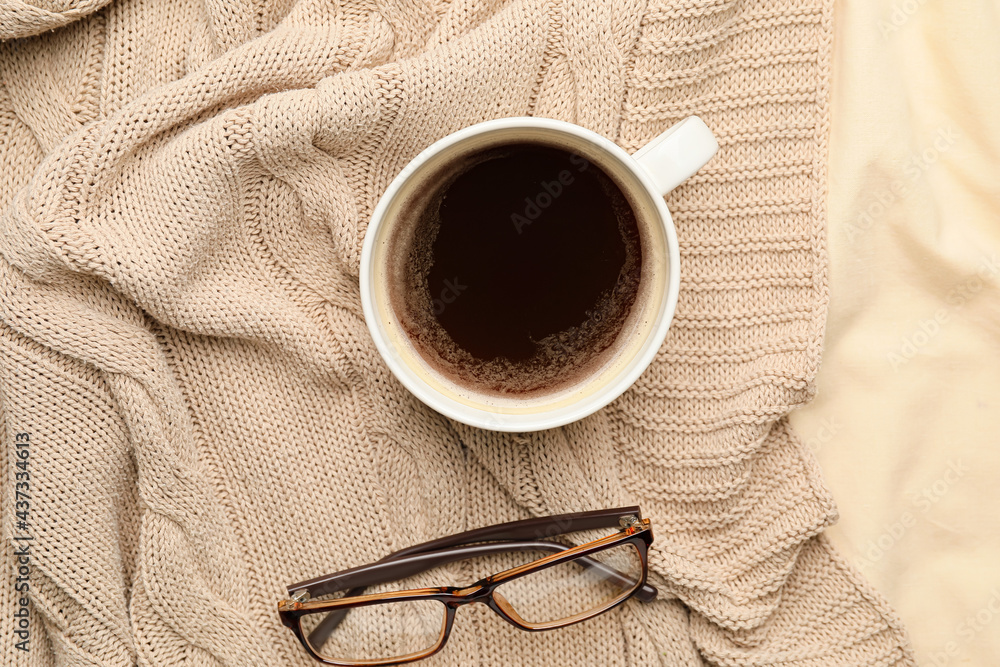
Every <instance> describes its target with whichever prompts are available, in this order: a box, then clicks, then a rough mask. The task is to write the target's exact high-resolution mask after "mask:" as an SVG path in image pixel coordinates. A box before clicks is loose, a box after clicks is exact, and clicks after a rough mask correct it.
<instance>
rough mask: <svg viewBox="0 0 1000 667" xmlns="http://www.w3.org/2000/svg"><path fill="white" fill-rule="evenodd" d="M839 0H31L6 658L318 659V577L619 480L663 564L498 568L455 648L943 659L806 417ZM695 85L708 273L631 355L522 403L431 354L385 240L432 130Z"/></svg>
mask: <svg viewBox="0 0 1000 667" xmlns="http://www.w3.org/2000/svg"><path fill="white" fill-rule="evenodd" d="M831 12H832V9H831V2H830V0H648V2H644V1H643V0H601V1H597V0H548V1H543V0H511V1H510V2H499V1H480V0H274V1H268V0H205V1H204V2H201V1H199V0H177V1H175V2H174V1H172V2H163V1H161V0H116V1H114V2H110V3H109V2H108V0H79V1H74V0H34V1H33V2H32V3H29V2H27V1H26V0H0V38H3V40H5V41H3V42H2V47H0V49H2V51H0V167H2V171H0V228H2V236H0V254H2V258H0V349H2V355H0V432H2V438H3V458H2V484H3V489H2V502H3V507H2V524H0V526H2V532H0V535H2V556H0V561H2V565H3V575H2V577H0V579H2V581H0V583H2V586H0V609H2V612H0V619H2V624H0V639H2V646H0V655H2V656H3V657H2V662H3V664H5V665H6V664H12V663H13V664H19V665H20V664H24V665H55V664H59V665H96V664H100V665H129V664H141V665H175V664H184V665H220V664H225V665H237V666H246V665H279V664H280V665H285V664H289V665H291V664H295V665H308V664H311V660H310V659H309V658H308V657H307V655H306V654H305V652H304V651H303V650H302V648H301V647H300V646H299V644H298V643H297V641H296V640H295V639H294V637H293V636H292V634H291V633H290V632H288V631H287V629H285V628H284V627H282V626H281V625H280V623H279V622H278V618H277V614H276V612H275V604H276V602H277V600H278V599H280V598H282V597H283V595H284V586H285V585H286V584H289V583H291V582H294V581H298V580H301V579H305V578H308V577H312V576H317V575H319V574H323V573H327V572H332V571H335V570H338V569H342V568H346V567H350V566H353V565H357V564H361V563H364V562H368V561H371V560H374V559H377V558H379V557H381V556H382V555H384V554H385V553H387V552H388V551H391V550H395V549H399V548H401V547H404V546H407V545H410V544H412V543H415V542H420V541H423V540H427V539H431V538H434V537H438V536H441V535H444V534H448V533H452V532H457V531H461V530H464V529H467V528H472V527H478V526H481V525H486V524H490V523H495V522H498V521H506V520H513V519H518V518H525V517H528V516H532V515H543V514H552V513H560V512H569V511H582V510H587V509H593V508H603V507H616V506H622V505H626V504H639V505H641V506H642V508H643V511H644V513H645V514H646V515H647V516H649V517H651V518H652V520H653V522H654V527H655V533H656V541H655V543H654V549H653V551H652V553H651V578H652V581H653V583H654V584H655V585H656V586H658V587H659V588H660V591H661V594H660V598H659V600H658V601H657V602H655V603H652V604H648V605H646V604H642V603H639V602H635V601H631V602H629V603H628V604H626V605H625V606H624V607H622V608H620V609H618V610H615V611H614V612H612V613H609V614H606V615H604V616H601V617H598V618H595V619H592V620H591V621H588V622H585V623H582V624H579V625H576V626H572V627H570V628H566V629H563V630H557V631H553V632H548V633H538V634H536V633H527V632H521V631H518V630H516V629H514V628H512V627H510V626H509V625H507V624H505V623H503V622H501V621H499V620H498V619H497V618H496V617H494V616H492V615H491V614H490V612H489V611H488V610H486V609H485V608H480V609H468V608H466V609H463V610H462V611H461V612H460V613H459V618H458V619H457V622H456V627H455V631H454V633H453V635H452V637H451V639H450V640H449V643H448V645H447V647H446V648H445V650H444V651H443V652H441V653H439V654H438V655H436V656H435V657H433V658H431V659H430V660H428V661H426V663H425V664H427V665H432V664H434V665H547V666H548V665H581V666H582V665H595V666H596V665H600V666H605V665H643V666H644V665H669V666H676V665H702V664H709V665H726V666H729V665H732V666H737V665H738V666H741V667H747V666H755V665H775V664H781V665H787V666H792V665H794V666H796V667H806V666H816V667H818V666H821V665H822V666H825V665H904V664H905V665H909V664H912V658H911V657H910V651H909V648H908V644H907V640H906V638H905V635H904V632H903V630H902V629H901V627H900V625H899V623H898V621H897V620H896V619H895V617H894V615H893V613H892V611H891V610H890V609H889V608H888V607H887V605H886V604H885V603H884V602H883V601H882V599H881V598H880V597H879V596H878V594H877V593H875V592H874V591H872V590H871V589H870V588H869V587H868V585H867V584H866V583H865V582H864V581H862V580H861V578H860V577H859V576H858V575H857V574H856V573H855V572H854V571H853V570H852V569H851V568H850V567H849V566H848V565H846V564H845V562H844V561H842V560H841V559H840V558H839V557H838V556H837V555H836V554H835V553H833V551H832V550H831V548H830V546H829V544H828V543H827V542H826V541H825V539H824V537H823V535H822V531H823V529H824V528H825V527H826V526H829V525H830V524H831V522H833V521H834V520H835V518H836V509H835V507H834V503H833V501H832V499H831V497H830V495H829V493H828V492H827V490H826V489H825V488H824V486H823V482H822V479H821V476H820V473H819V471H818V469H817V468H816V466H815V463H814V461H813V458H812V456H811V454H810V452H809V451H807V449H805V448H804V447H803V446H802V445H801V443H800V442H799V440H798V439H797V438H796V436H795V434H794V433H792V432H791V431H790V430H789V428H788V425H787V421H786V419H785V415H786V414H787V413H788V412H789V410H791V409H792V408H794V407H795V406H798V405H801V404H803V403H804V402H806V401H808V400H809V398H810V396H811V394H812V392H813V383H812V381H813V377H814V374H815V372H816V368H817V365H818V363H819V358H820V350H821V336H822V331H823V324H824V315H825V309H826V300H827V292H826V276H825V256H824V211H825V208H824V207H825V202H824V197H825V182H824V179H825V165H824V162H825V158H826V136H827V129H828V120H829V119H828V112H827V100H828V85H829V78H830V47H831V44H830V36H831V20H832V14H831ZM692 113H696V114H698V115H700V116H701V117H702V118H703V119H705V121H706V122H707V123H708V124H709V126H710V127H712V128H713V130H714V131H715V132H716V134H717V136H718V138H719V141H720V144H721V150H720V152H719V154H718V156H717V157H716V158H715V159H714V161H713V162H712V163H711V164H710V165H709V166H708V167H707V168H705V169H704V170H702V171H701V172H700V173H699V174H698V175H697V176H695V177H694V178H693V179H691V181H690V182H689V183H687V184H685V185H684V186H682V187H681V188H679V189H678V190H676V191H675V192H674V193H673V194H671V195H670V197H669V200H668V204H669V206H670V208H671V210H672V212H673V214H674V216H675V221H676V224H677V227H678V235H679V239H680V246H681V256H682V268H681V273H682V286H681V296H680V302H679V305H678V311H677V317H676V319H675V321H674V324H673V327H672V329H671V331H670V334H669V336H668V338H667V341H666V342H665V343H664V345H663V347H662V349H661V350H660V353H659V355H658V357H657V358H656V360H655V362H654V363H653V365H652V366H651V367H650V368H649V370H648V371H647V372H646V373H645V374H644V375H643V376H642V377H641V378H640V380H639V381H638V382H637V383H636V385H635V386H634V387H633V388H632V389H631V390H629V391H628V392H627V393H626V394H625V395H623V396H622V397H621V398H620V399H619V400H617V401H615V402H614V403H613V404H612V405H611V406H609V407H608V408H606V409H604V410H602V411H600V412H598V413H597V414H595V415H593V416H592V417H589V418H587V419H585V420H583V421H582V422H579V423H577V424H573V425H570V426H566V427H563V428H559V429H554V430H551V431H547V432H542V433H536V434H527V435H510V434H498V433H490V432H484V431H478V430H475V429H472V428H469V427H465V426H463V425H460V424H457V423H454V422H451V421H449V420H447V419H445V418H443V417H441V416H440V415H438V414H436V413H434V412H433V411H431V410H429V409H428V408H426V407H425V406H424V405H422V404H421V403H419V402H418V401H417V400H416V399H415V398H413V397H412V396H411V395H410V394H409V393H408V392H407V391H406V390H405V389H403V388H402V386H401V385H400V384H399V383H398V382H397V381H396V380H395V379H394V378H393V377H392V375H391V374H390V373H389V372H388V371H387V369H386V367H385V366H384V365H383V363H382V362H381V360H380V358H379V356H378V354H377V352H376V350H375V347H374V345H373V343H372V341H371V340H370V338H369V335H368V332H367V330H366V328H365V325H364V321H363V319H362V313H361V307H360V302H359V294H358V268H359V267H358V264H359V254H360V249H361V243H362V238H363V235H364V231H365V227H366V224H367V220H368V217H369V215H370V214H371V211H372V209H373V207H374V204H375V202H376V200H377V198H378V196H379V194H380V193H381V192H382V191H383V190H384V189H385V187H386V186H387V185H388V182H389V181H390V180H391V179H392V177H393V176H394V175H395V174H396V173H397V172H398V171H399V170H400V169H401V167H402V166H403V165H404V164H405V163H406V162H407V160H409V159H410V158H411V157H413V156H414V155H415V154H416V153H417V152H419V151H420V150H421V149H422V148H424V147H425V146H427V145H429V144H430V143H431V142H432V141H434V140H435V139H438V138H440V137H442V136H444V135H445V134H447V133H449V132H452V131H454V130H457V129H459V128H461V127H463V126H466V125H469V124H472V123H474V122H477V121H481V120H485V119H488V118H495V117H501V116H512V115H524V114H532V115H539V116H549V117H554V118H560V119H563V120H568V121H573V122H576V123H579V124H581V125H584V126H586V127H589V128H591V129H593V130H595V131H597V132H599V133H602V134H604V135H606V136H608V137H610V138H612V139H614V140H616V141H617V142H618V143H619V144H620V145H622V146H623V147H625V148H626V149H628V150H635V149H637V148H638V147H639V146H641V145H642V144H643V143H644V142H646V141H648V140H649V139H650V138H652V137H653V136H655V135H656V134H657V133H659V132H661V131H662V130H664V129H665V128H666V127H668V126H669V125H671V124H672V123H674V122H675V121H677V120H679V119H680V118H682V117H685V116H687V115H689V114H692ZM22 441H25V442H29V443H30V444H29V445H28V446H19V443H21V442H22ZM23 452H27V454H23ZM25 473H27V474H25ZM23 482H27V483H28V486H26V487H22V486H18V485H19V484H21V483H23ZM22 489H24V490H27V491H30V502H29V503H28V504H27V505H21V504H19V501H20V498H19V497H18V496H17V491H18V490H22ZM20 502H23V501H20ZM19 512H23V513H24V514H19ZM27 537H30V540H29V539H26V538H27ZM25 544H29V545H30V556H29V558H28V561H29V564H28V565H27V567H28V573H27V574H26V575H25V573H24V571H23V570H20V569H19V568H20V567H21V563H22V561H19V560H18V559H19V558H20V557H19V556H17V555H15V553H16V550H18V549H22V550H23V549H24V545H25ZM19 572H20V573H21V574H19ZM21 576H26V577H27V579H25V580H23V581H28V583H29V584H30V589H29V590H28V592H19V591H21V589H20V588H18V582H22V583H23V581H22V579H19V578H18V577H21ZM443 583H445V584H449V583H454V584H459V583H463V582H443ZM24 596H28V603H27V608H28V609H29V611H30V618H29V619H28V625H29V627H30V644H29V645H28V646H27V648H28V649H29V650H27V651H24V650H21V648H22V647H23V645H19V642H20V641H21V637H22V636H21V635H18V634H16V631H17V630H18V628H19V626H18V624H17V616H15V614H16V613H18V610H19V609H21V607H22V605H21V598H22V597H24ZM473 607H482V605H473Z"/></svg>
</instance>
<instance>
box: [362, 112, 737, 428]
mask: <svg viewBox="0 0 1000 667" xmlns="http://www.w3.org/2000/svg"><path fill="white" fill-rule="evenodd" d="M523 142H541V143H546V144H549V145H555V146H558V147H560V148H563V149H564V150H566V151H568V152H571V153H574V154H576V155H580V156H582V157H584V158H585V159H586V160H588V161H589V162H591V163H594V164H596V165H598V166H599V167H600V168H601V169H603V170H604V172H605V173H607V174H608V175H609V176H611V177H612V178H613V179H614V180H615V182H616V184H617V185H618V186H619V188H620V189H621V190H622V191H623V192H624V193H625V194H626V196H627V197H628V198H629V200H630V202H631V203H632V205H633V210H634V212H635V213H636V218H637V221H638V222H639V228H640V232H641V249H642V277H641V278H640V297H639V298H637V299H636V301H635V303H634V304H633V306H632V312H631V314H630V316H629V321H628V322H627V323H626V327H625V328H624V329H623V330H622V331H621V333H620V334H619V337H618V339H616V342H615V344H614V345H613V347H614V348H616V350H617V353H616V354H615V355H614V356H613V357H611V358H610V359H608V360H607V361H606V362H605V363H603V364H602V365H601V366H600V367H599V368H597V369H595V370H594V372H592V373H590V374H588V375H587V376H585V377H583V378H582V379H581V380H580V381H578V382H576V383H574V384H573V385H571V386H569V387H564V388H562V389H560V390H558V391H554V392H553V393H550V394H543V395H539V396H532V397H529V398H525V397H517V396H513V397H502V396H496V395H492V394H489V393H486V392H477V391H475V390H473V389H470V388H468V387H465V386H462V385H459V384H457V383H455V382H454V381H452V380H451V379H450V378H448V377H446V376H444V375H442V373H440V372H439V371H437V370H436V369H435V368H433V367H432V366H431V365H430V364H429V363H428V362H427V361H425V360H424V358H423V357H422V356H421V355H420V353H419V352H418V351H417V350H416V348H415V347H414V346H413V344H412V343H411V342H410V340H409V339H408V338H407V336H406V334H405V332H404V331H403V330H402V328H401V326H400V323H399V320H398V319H397V317H396V314H395V313H394V312H393V309H392V307H391V304H390V299H389V288H388V276H389V270H388V269H387V266H388V262H389V261H390V260H389V253H388V252H387V251H388V248H389V239H390V233H391V232H392V229H393V226H394V225H395V224H397V223H398V222H399V221H400V220H401V219H402V216H403V215H405V213H404V212H405V210H407V207H406V206H404V204H405V203H406V202H407V201H409V200H410V199H412V198H413V197H415V196H416V195H415V193H416V192H417V191H419V190H420V188H421V186H426V184H427V182H428V179H433V178H434V174H437V173H440V172H441V171H442V169H446V168H447V165H450V164H454V163H455V161H456V160H458V159H461V158H462V157H464V156H467V155H469V154H470V153H477V152H480V151H482V150H486V149H489V148H491V147H493V146H496V145H499V144H507V143H523ZM718 149H719V145H718V143H717V142H716V140H715V137H714V136H713V135H712V132H711V130H709V129H708V127H707V126H706V125H705V123H704V122H702V120H701V119H700V118H698V117H696V116H691V117H689V118H686V119H685V120H683V121H681V122H679V123H677V124H676V125H674V126H673V127H671V128H670V129H668V130H667V131H666V132H664V133H663V134H661V135H660V136H658V137H656V138H655V139H653V141H651V142H650V143H648V144H646V145H645V146H644V147H642V148H641V149H639V151H637V152H636V153H635V154H634V155H629V154H628V153H626V152H625V151H624V150H622V149H621V148H620V147H619V146H617V145H616V144H614V143H613V142H611V141H609V140H608V139H606V138H604V137H602V136H600V135H599V134H597V133H595V132H592V131H590V130H587V129H585V128H583V127H580V126H578V125H574V124H572V123H566V122H563V121H558V120H551V119H546V118H531V117H519V118H502V119H498V120H491V121H486V122H484V123H479V124H476V125H472V126H470V127H467V128H465V129H463V130H460V131H458V132H455V133H454V134H451V135H448V136H447V137H445V138H443V139H441V140H439V141H437V142H435V143H434V144H432V145H431V146H430V147H428V148H427V149H426V150H424V151H423V152H421V153H420V154H419V155H417V156H416V157H415V158H413V160H411V161H410V163H409V164H408V165H406V167H405V168H404V169H403V170H402V172H400V174H399V175H398V176H397V177H396V178H395V180H393V182H392V183H391V184H390V185H389V188H388V189H387V190H386V191H385V194H383V195H382V198H381V199H380V200H379V203H378V205H377V206H376V207H375V212H374V214H373V215H372V219H371V222H370V223H369V225H368V230H367V232H366V234H365V242H364V248H363V250H362V253H361V303H362V306H363V308H364V314H365V321H366V323H367V324H368V329H369V330H370V331H371V334H372V338H374V340H375V345H376V346H377V347H378V351H379V353H380V354H381V355H382V357H383V358H384V359H385V362H386V364H387V365H388V366H389V368H390V370H391V371H392V372H393V374H394V375H395V376H396V377H397V378H399V381H400V382H401V383H402V384H403V385H404V386H405V387H406V388H407V389H409V390H410V391H411V392H413V394H414V395H416V396H417V398H419V399H420V400H421V401H423V402H424V403H426V404H427V405H429V406H430V407H431V408H433V409H435V410H437V411H438V412H440V413H441V414H443V415H446V416H448V417H451V418H453V419H456V420H458V421H460V422H463V423H465V424H469V425H471V426H477V427H480V428H485V429H491V430H495V431H522V432H523V431H538V430H542V429H547V428H553V427H556V426H562V425H563V424H568V423H570V422H573V421H576V420H578V419H582V418H583V417H586V416H587V415H589V414H591V413H593V412H595V411H596V410H599V409H600V408H602V407H604V406H605V405H607V404H608V403H610V402H611V401H613V400H614V399H615V398H617V397H618V396H619V395H621V394H622V392H624V391H625V390H626V389H627V388H628V387H629V386H630V385H631V384H632V383H633V382H635V380H636V379H637V378H638V377H639V375H640V374H641V373H642V372H643V371H644V370H645V369H646V367H647V366H649V364H650V362H651V361H652V360H653V357H654V355H655V354H656V351H657V350H658V349H659V347H660V344H661V343H662V342H663V339H664V338H665V337H666V335H667V329H668V327H669V326H670V321H671V319H672V318H673V315H674V308H675V306H676V304H677V293H678V286H679V282H680V274H679V261H680V259H679V253H678V250H677V236H676V233H675V231H674V224H673V220H672V219H671V217H670V212H669V211H668V210H667V207H666V204H665V203H664V201H663V195H665V194H667V193H668V192H670V191H671V190H673V189H674V188H675V187H677V186H678V185H680V184H681V183H682V182H683V181H684V180H685V179H687V178H688V177H689V176H691V175H692V174H694V173H695V172H696V171H698V169H700V168H701V167H702V166H703V165H704V164H705V163H706V162H708V161H709V160H710V159H711V158H712V156H713V155H715V153H716V151H718ZM623 337H624V338H623Z"/></svg>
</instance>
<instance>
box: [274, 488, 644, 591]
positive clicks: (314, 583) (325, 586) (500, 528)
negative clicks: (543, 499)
mask: <svg viewBox="0 0 1000 667" xmlns="http://www.w3.org/2000/svg"><path fill="white" fill-rule="evenodd" d="M628 516H634V517H636V518H641V516H642V515H641V512H640V510H639V507H638V506H632V507H621V508H617V509H608V510H592V511H590V512H578V513H574V514H560V515H556V516H549V517H541V518H536V519H525V520H522V521H511V522H508V523H501V524H497V525H495V526H487V527H486V528H477V529H475V530H467V531H465V532H464V533H458V534H455V535H449V536H447V537H442V538H439V539H436V540H430V541H429V542H422V543H420V544H415V545H413V546H410V547H407V548H405V549H400V550H399V551H394V552H392V553H390V554H389V555H387V556H385V557H384V558H382V559H381V560H379V561H377V562H375V563H372V564H370V565H362V566H360V567H355V568H351V569H349V570H344V571H342V572H337V573H334V574H327V575H324V576H322V577H317V578H315V579H309V580H308V581H301V582H299V583H296V584H292V585H291V586H289V587H288V594H289V595H294V594H295V593H297V592H298V591H303V590H304V591H308V592H309V594H310V595H312V596H313V597H315V596H318V595H326V594H329V593H334V592H337V591H342V590H344V589H346V588H348V587H354V586H370V585H372V584H374V583H382V582H385V581H391V580H392V578H393V577H395V578H397V579H398V578H402V577H405V576H409V575H408V574H404V575H398V574H397V570H396V569H394V568H392V569H388V570H386V571H385V572H386V573H385V574H384V575H381V574H379V575H376V573H381V572H382V571H383V569H382V568H384V567H385V565H387V564H388V563H391V562H393V561H400V560H402V559H403V558H404V557H407V556H411V555H414V554H420V553H427V552H431V551H434V552H436V551H440V550H443V549H447V548H450V547H457V546H462V545H467V544H470V543H474V542H486V541H489V540H535V541H537V540H539V539H540V538H547V537H554V536H556V535H561V534H564V533H572V532H576V531H581V530H597V529H601V528H611V527H616V528H617V527H618V526H619V521H620V520H621V519H623V518H625V517H628ZM546 544H551V543H549V542H546ZM460 558H464V557H460ZM460 558H459V559H460ZM429 567H434V566H433V565H428V566H426V567H425V569H426V568H429ZM420 571H421V570H420V569H416V570H413V571H412V572H411V573H412V574H415V573H417V572H420ZM367 572H371V574H372V575H376V576H380V577H382V578H377V579H372V580H371V581H370V582H368V583H362V582H361V581H359V580H358V579H356V577H357V578H361V577H363V576H364V574H365V573H367ZM365 579H367V577H365ZM646 589H647V586H644V587H643V591H644V592H646V594H649V595H651V597H650V599H652V598H654V597H656V589H655V588H653V587H652V586H648V589H649V590H648V591H647V590H646ZM643 591H641V592H643ZM640 599H642V598H640Z"/></svg>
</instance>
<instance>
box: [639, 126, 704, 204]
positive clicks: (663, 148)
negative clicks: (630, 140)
mask: <svg viewBox="0 0 1000 667" xmlns="http://www.w3.org/2000/svg"><path fill="white" fill-rule="evenodd" d="M718 150H719V142H718V141H716V139H715V135H714V134H712V131H711V130H710V129H708V126H707V125H705V122H704V121H703V120H702V119H701V118H698V117H697V116H688V117H687V118H685V119H684V120H682V121H681V122H679V123H677V124H676V125H674V126H672V127H671V128H670V129H669V130H667V131H666V132H664V133H663V134H661V135H660V136H658V137H656V138H655V139H653V140H652V141H650V142H649V143H648V144H646V145H645V146H643V147H642V148H640V149H639V150H638V151H636V152H635V153H634V154H633V155H632V157H633V158H635V159H636V161H637V162H638V163H639V164H641V165H642V167H643V169H644V170H645V171H646V173H648V174H649V175H650V177H651V178H652V179H653V183H655V184H656V189H657V190H658V191H659V192H660V194H662V195H665V194H668V193H669V192H670V191H671V190H673V189H674V188H676V187H677V186H678V185H680V184H681V183H683V182H684V181H686V180H687V179H688V178H690V177H691V176H692V175H693V174H694V173H695V172H696V171H698V170H699V169H701V168H702V167H704V166H705V163H706V162H708V161H709V160H711V159H712V156H713V155H715V153H716V152H717V151H718Z"/></svg>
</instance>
